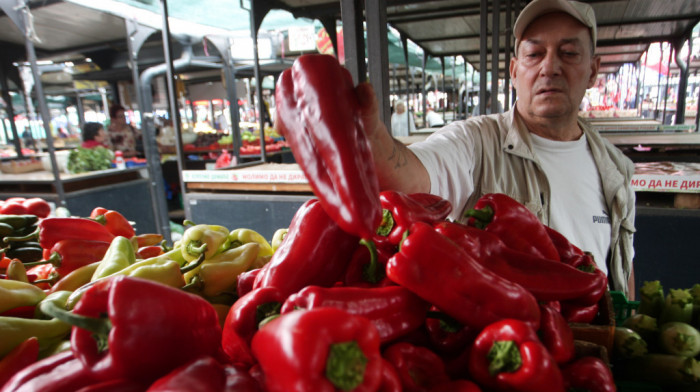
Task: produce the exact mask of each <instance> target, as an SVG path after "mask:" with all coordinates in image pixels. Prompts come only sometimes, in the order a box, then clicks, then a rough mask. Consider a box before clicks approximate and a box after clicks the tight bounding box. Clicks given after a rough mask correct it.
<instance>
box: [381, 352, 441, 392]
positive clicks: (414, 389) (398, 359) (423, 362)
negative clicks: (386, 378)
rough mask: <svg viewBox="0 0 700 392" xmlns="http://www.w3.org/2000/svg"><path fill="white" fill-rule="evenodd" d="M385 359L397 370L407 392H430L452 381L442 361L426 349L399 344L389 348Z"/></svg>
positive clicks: (385, 353) (384, 354) (384, 355)
mask: <svg viewBox="0 0 700 392" xmlns="http://www.w3.org/2000/svg"><path fill="white" fill-rule="evenodd" d="M383 357H384V359H386V360H387V361H389V363H391V364H392V365H393V366H394V368H395V369H396V372H397V373H398V374H399V379H400V380H401V386H402V387H403V390H404V391H406V392H429V391H430V389H431V388H433V387H435V386H437V385H440V384H443V383H446V382H448V381H449V380H450V377H449V376H448V375H447V372H446V371H445V364H444V363H443V362H442V359H441V358H440V357H439V356H438V355H437V354H435V353H434V352H432V351H431V350H430V349H428V348H426V347H420V346H415V345H413V344H410V343H406V342H398V343H394V344H392V345H391V346H389V347H387V348H386V350H384V353H383Z"/></svg>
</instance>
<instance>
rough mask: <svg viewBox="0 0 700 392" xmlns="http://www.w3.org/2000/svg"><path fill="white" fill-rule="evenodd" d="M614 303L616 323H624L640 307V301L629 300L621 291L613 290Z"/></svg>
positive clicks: (611, 295)
mask: <svg viewBox="0 0 700 392" xmlns="http://www.w3.org/2000/svg"><path fill="white" fill-rule="evenodd" d="M610 297H612V304H613V307H614V309H615V324H616V325H620V324H622V323H623V322H624V321H625V320H627V318H629V317H630V316H631V315H633V314H634V312H635V311H636V310H637V308H639V301H628V300H627V297H626V296H625V294H624V293H622V292H621V291H611V292H610Z"/></svg>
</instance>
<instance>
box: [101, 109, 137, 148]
mask: <svg viewBox="0 0 700 392" xmlns="http://www.w3.org/2000/svg"><path fill="white" fill-rule="evenodd" d="M109 118H110V123H109V128H108V135H109V140H110V144H111V145H112V148H113V149H114V150H115V151H117V150H119V151H121V152H122V153H123V154H124V158H130V157H135V156H143V144H142V142H141V132H139V131H138V130H137V129H136V128H134V127H133V126H132V125H131V124H129V123H127V122H126V109H125V108H124V107H123V106H121V105H112V107H110V108H109ZM139 147H140V148H139Z"/></svg>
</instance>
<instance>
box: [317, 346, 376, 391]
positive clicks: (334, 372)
mask: <svg viewBox="0 0 700 392" xmlns="http://www.w3.org/2000/svg"><path fill="white" fill-rule="evenodd" d="M367 362H368V359H367V357H366V356H365V354H364V353H363V352H362V349H361V348H360V345H359V344H357V342H356V341H354V340H352V341H349V342H343V343H334V344H331V346H330V352H329V353H328V359H327V360H326V378H328V380H329V381H330V382H331V383H332V384H333V385H334V386H335V387H336V388H338V389H341V390H343V391H351V390H353V389H355V388H357V387H358V386H359V385H360V384H362V381H363V380H364V377H365V369H366V368H367Z"/></svg>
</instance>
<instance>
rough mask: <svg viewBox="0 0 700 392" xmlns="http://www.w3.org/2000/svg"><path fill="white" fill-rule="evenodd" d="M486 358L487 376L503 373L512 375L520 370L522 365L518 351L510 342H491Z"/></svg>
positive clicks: (513, 343) (512, 342)
mask: <svg viewBox="0 0 700 392" xmlns="http://www.w3.org/2000/svg"><path fill="white" fill-rule="evenodd" d="M487 358H488V360H489V374H490V375H492V376H495V375H497V374H498V373H503V372H508V373H513V372H515V371H517V370H518V369H520V366H521V365H522V363H523V359H522V357H521V356H520V349H519V348H518V346H517V345H516V344H515V342H514V341H512V340H497V341H495V342H493V346H491V350H489V353H488V355H487Z"/></svg>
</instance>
